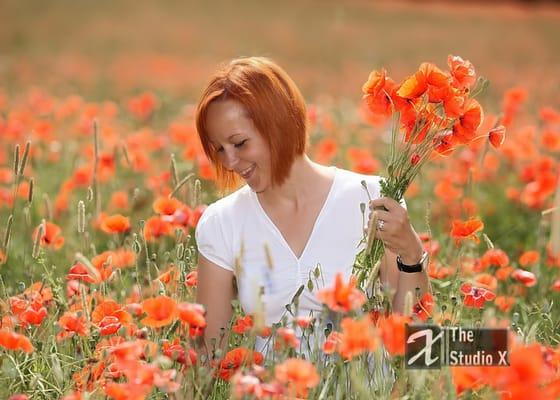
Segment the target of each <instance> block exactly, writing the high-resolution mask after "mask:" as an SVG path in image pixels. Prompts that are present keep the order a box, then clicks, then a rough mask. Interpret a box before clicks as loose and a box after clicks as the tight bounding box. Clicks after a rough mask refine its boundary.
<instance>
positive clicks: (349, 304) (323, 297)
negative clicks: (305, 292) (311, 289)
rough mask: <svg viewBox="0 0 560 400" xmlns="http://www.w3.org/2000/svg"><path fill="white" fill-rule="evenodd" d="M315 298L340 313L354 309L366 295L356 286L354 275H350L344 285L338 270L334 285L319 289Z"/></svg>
mask: <svg viewBox="0 0 560 400" xmlns="http://www.w3.org/2000/svg"><path fill="white" fill-rule="evenodd" d="M317 298H318V299H319V301H320V302H321V303H323V304H326V305H327V306H328V307H329V308H330V309H331V310H333V311H335V312H342V313H347V312H349V311H352V310H355V309H357V308H359V307H361V306H362V305H363V304H364V303H365V302H366V295H365V294H364V293H363V292H362V291H361V290H359V289H357V288H356V277H355V276H351V277H350V281H349V282H348V284H347V285H346V284H344V282H343V281H342V273H340V272H339V273H337V274H336V280H335V283H334V287H332V288H325V289H322V290H320V291H319V292H317Z"/></svg>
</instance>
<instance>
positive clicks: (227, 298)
mask: <svg viewBox="0 0 560 400" xmlns="http://www.w3.org/2000/svg"><path fill="white" fill-rule="evenodd" d="M234 298H235V291H234V288H233V272H232V271H228V270H226V269H224V268H221V267H219V266H218V265H216V264H214V263H213V262H211V261H209V260H208V259H206V258H204V256H202V255H201V254H199V255H198V287H197V292H196V301H197V303H199V304H202V305H203V306H204V308H205V309H206V329H205V331H204V342H205V343H204V345H205V348H206V351H207V354H208V356H210V357H211V356H212V339H215V341H216V349H222V350H225V349H226V347H227V343H228V339H229V332H228V329H227V327H228V323H229V321H230V319H231V316H232V313H233V310H232V307H231V301H232V300H233V299H234ZM221 328H224V330H223V331H222V330H221Z"/></svg>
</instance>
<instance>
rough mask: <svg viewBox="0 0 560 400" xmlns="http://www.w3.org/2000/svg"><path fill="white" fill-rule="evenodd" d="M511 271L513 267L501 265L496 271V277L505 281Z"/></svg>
mask: <svg viewBox="0 0 560 400" xmlns="http://www.w3.org/2000/svg"><path fill="white" fill-rule="evenodd" d="M512 272H513V267H503V268H500V269H499V270H497V271H496V279H497V280H499V281H505V280H506V279H507V278H508V277H509V276H510V275H511V273H512Z"/></svg>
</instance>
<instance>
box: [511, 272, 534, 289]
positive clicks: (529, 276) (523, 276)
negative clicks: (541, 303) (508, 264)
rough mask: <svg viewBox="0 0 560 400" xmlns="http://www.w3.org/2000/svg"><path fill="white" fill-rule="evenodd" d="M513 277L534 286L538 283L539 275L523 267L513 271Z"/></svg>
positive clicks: (526, 284) (528, 285)
mask: <svg viewBox="0 0 560 400" xmlns="http://www.w3.org/2000/svg"><path fill="white" fill-rule="evenodd" d="M511 277H512V278H513V279H515V280H517V281H519V282H521V283H522V284H524V285H525V286H527V287H532V286H535V285H536V284H537V277H536V276H535V274H533V273H532V272H529V271H525V270H522V269H516V270H514V271H513V272H512V273H511Z"/></svg>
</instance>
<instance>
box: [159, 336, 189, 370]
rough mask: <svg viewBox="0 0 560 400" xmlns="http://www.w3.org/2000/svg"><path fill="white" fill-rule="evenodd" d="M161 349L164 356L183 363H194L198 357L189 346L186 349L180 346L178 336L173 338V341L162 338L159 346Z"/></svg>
mask: <svg viewBox="0 0 560 400" xmlns="http://www.w3.org/2000/svg"><path fill="white" fill-rule="evenodd" d="M161 351H162V353H163V355H164V356H166V357H169V358H171V359H172V360H175V361H177V362H178V363H180V364H184V365H194V364H196V362H197V359H198V355H197V354H196V351H194V350H193V349H190V348H189V349H188V350H186V349H185V348H184V347H183V346H181V341H180V340H179V338H178V337H177V338H175V339H174V340H173V342H169V341H168V340H164V341H163V343H162V346H161ZM187 353H188V354H187Z"/></svg>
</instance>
